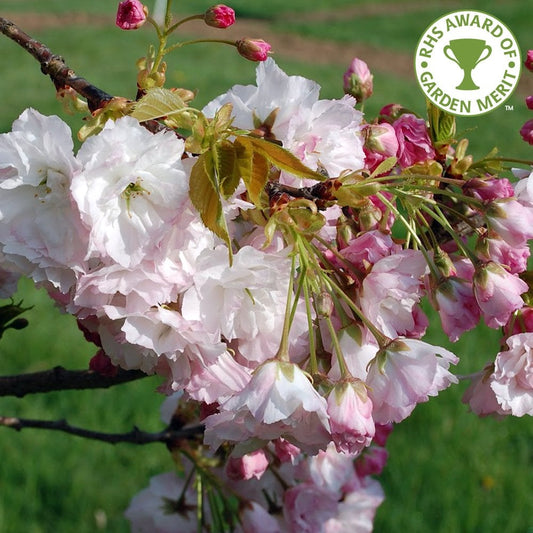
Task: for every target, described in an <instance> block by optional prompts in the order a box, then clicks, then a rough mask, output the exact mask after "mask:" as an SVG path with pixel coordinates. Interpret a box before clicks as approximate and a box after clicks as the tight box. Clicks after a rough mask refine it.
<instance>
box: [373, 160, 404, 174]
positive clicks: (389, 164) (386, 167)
mask: <svg viewBox="0 0 533 533" xmlns="http://www.w3.org/2000/svg"><path fill="white" fill-rule="evenodd" d="M397 162H398V159H397V158H396V157H394V156H392V157H387V159H384V160H383V161H382V162H381V163H380V164H379V165H378V166H377V167H376V168H375V170H374V172H372V175H371V176H370V177H371V178H374V177H375V176H381V174H387V173H388V172H390V171H391V170H392V169H393V168H394V166H395V165H396V163H397Z"/></svg>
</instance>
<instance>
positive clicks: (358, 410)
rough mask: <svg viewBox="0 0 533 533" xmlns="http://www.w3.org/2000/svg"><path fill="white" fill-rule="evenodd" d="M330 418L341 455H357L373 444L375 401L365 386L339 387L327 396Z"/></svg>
mask: <svg viewBox="0 0 533 533" xmlns="http://www.w3.org/2000/svg"><path fill="white" fill-rule="evenodd" d="M328 415H329V421H330V426H331V436H332V438H333V442H334V443H335V445H336V446H337V450H338V451H341V452H344V453H350V454H356V453H359V452H360V451H361V450H362V449H363V448H365V447H367V446H369V445H370V443H371V442H372V438H373V436H374V433H375V427H374V420H373V419H372V400H371V399H370V398H369V397H368V394H367V391H366V388H365V386H364V384H363V383H362V382H349V381H346V382H344V383H339V384H337V385H336V386H335V387H334V388H333V390H332V391H331V392H330V394H329V396H328Z"/></svg>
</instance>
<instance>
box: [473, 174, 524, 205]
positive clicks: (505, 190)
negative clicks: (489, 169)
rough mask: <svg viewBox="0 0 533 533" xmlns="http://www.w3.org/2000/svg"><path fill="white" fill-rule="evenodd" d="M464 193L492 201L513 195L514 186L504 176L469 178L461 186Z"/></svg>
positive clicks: (483, 200) (484, 200)
mask: <svg viewBox="0 0 533 533" xmlns="http://www.w3.org/2000/svg"><path fill="white" fill-rule="evenodd" d="M463 191H464V193H465V194H467V195H469V196H472V197H473V198H477V199H478V200H481V201H482V202H492V201H494V200H500V199H502V198H511V197H512V196H514V188H513V185H512V184H511V182H510V181H509V180H508V179H506V178H494V177H487V178H485V179H481V178H470V179H469V180H468V181H467V182H466V183H465V185H464V186H463Z"/></svg>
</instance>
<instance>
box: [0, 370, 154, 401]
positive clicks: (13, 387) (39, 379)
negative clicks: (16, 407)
mask: <svg viewBox="0 0 533 533" xmlns="http://www.w3.org/2000/svg"><path fill="white" fill-rule="evenodd" d="M146 376H147V374H145V373H144V372H141V371H140V370H122V369H118V372H117V373H116V374H115V375H114V376H104V375H102V374H99V373H97V372H94V371H92V370H66V369H65V368H63V367H61V366H56V367H54V368H52V369H50V370H45V371H43V372H34V373H31V374H19V375H15V376H0V396H17V397H18V398H22V397H23V396H26V394H35V393H38V392H51V391H58V390H72V389H76V390H82V389H107V388H109V387H112V386H114V385H120V384H121V383H128V382H130V381H134V380H137V379H142V378H144V377H146Z"/></svg>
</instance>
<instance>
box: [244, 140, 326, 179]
mask: <svg viewBox="0 0 533 533" xmlns="http://www.w3.org/2000/svg"><path fill="white" fill-rule="evenodd" d="M235 142H236V143H241V144H244V145H248V146H250V147H251V149H252V150H253V151H254V152H256V153H258V154H261V155H262V156H263V157H265V158H266V159H267V160H268V161H270V163H272V164H273V165H275V166H276V167H278V168H279V169H281V170H285V171H286V172H290V173H291V174H293V175H295V176H298V177H300V178H309V179H313V180H317V181H324V180H325V179H326V177H325V176H324V175H322V174H321V173H320V172H316V171H315V170H311V169H310V168H309V167H307V166H305V165H304V164H303V163H302V162H301V161H300V160H299V159H298V158H297V157H296V156H295V155H293V154H292V153H291V152H289V151H288V150H286V149H285V148H282V147H281V146H279V145H277V144H275V143H273V142H270V141H266V140H264V139H257V138H255V137H245V136H239V137H237V139H236V141H235Z"/></svg>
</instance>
